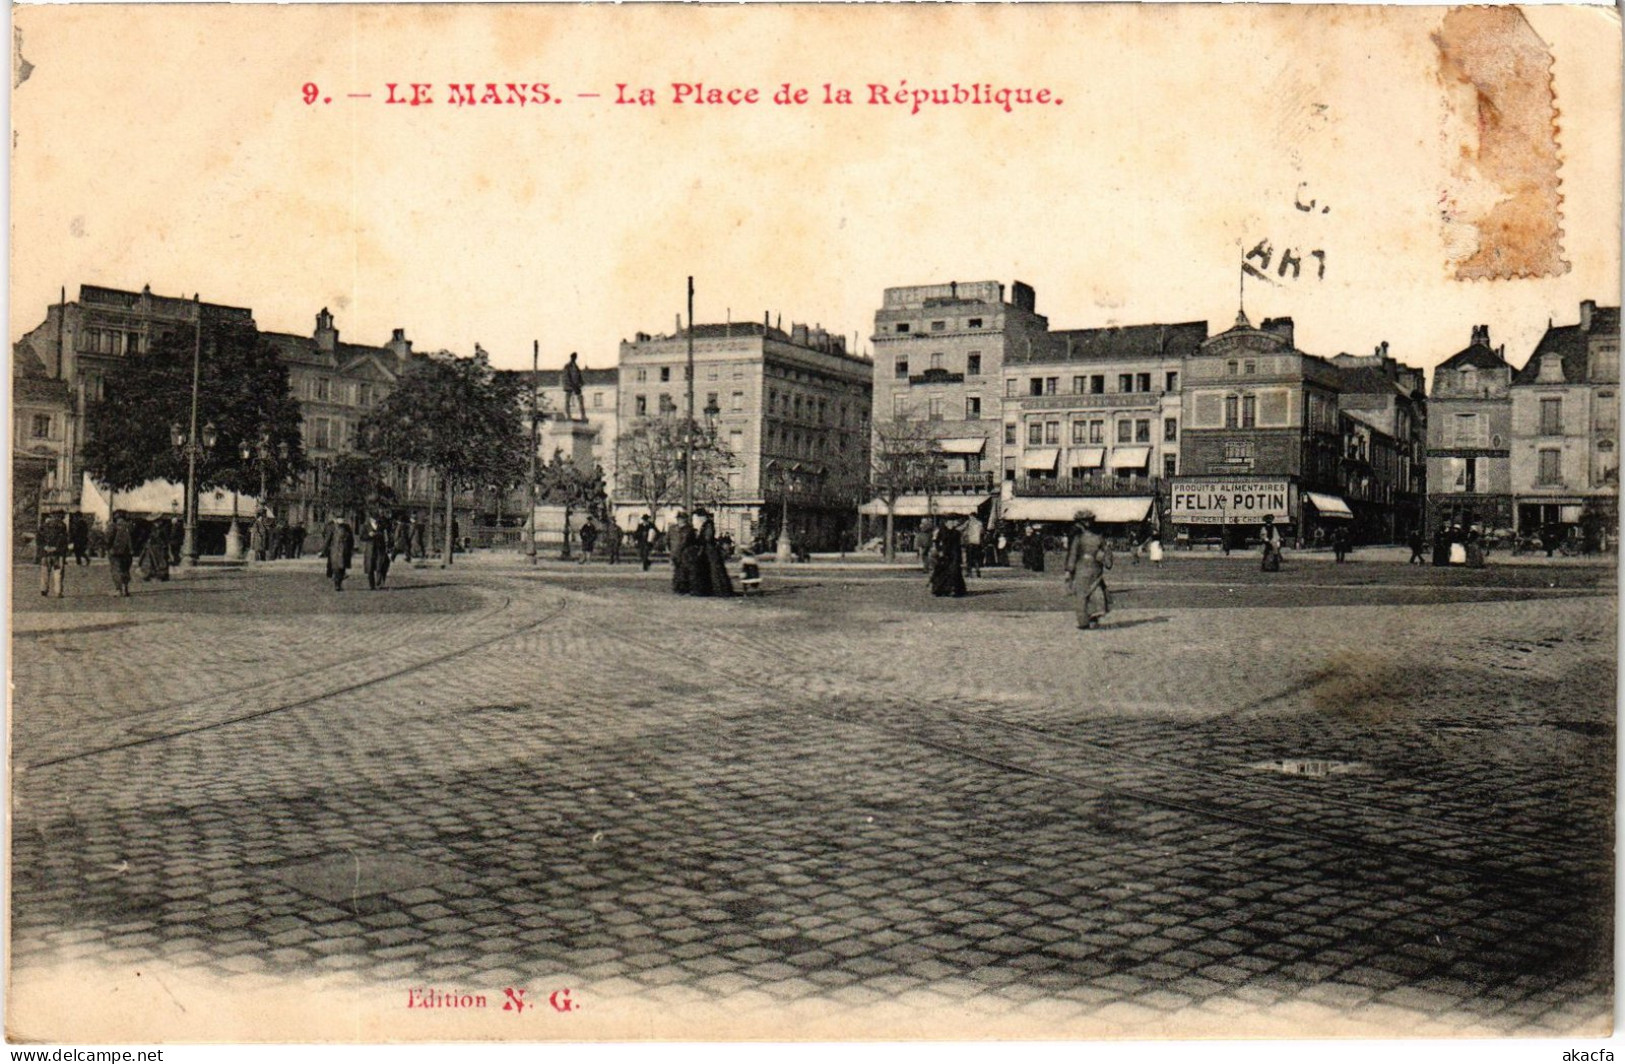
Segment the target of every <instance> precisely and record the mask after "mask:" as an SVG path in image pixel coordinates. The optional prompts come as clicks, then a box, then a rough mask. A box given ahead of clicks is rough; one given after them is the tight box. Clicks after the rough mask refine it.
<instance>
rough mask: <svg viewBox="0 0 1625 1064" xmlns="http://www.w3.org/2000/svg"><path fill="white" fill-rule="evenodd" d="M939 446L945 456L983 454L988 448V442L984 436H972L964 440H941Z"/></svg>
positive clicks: (938, 442)
mask: <svg viewBox="0 0 1625 1064" xmlns="http://www.w3.org/2000/svg"><path fill="white" fill-rule="evenodd" d="M937 446H938V447H940V448H941V449H942V453H943V454H981V453H982V451H983V450H984V449H985V448H986V447H987V440H986V439H985V438H984V437H982V436H970V437H967V438H965V439H962V440H939V441H937Z"/></svg>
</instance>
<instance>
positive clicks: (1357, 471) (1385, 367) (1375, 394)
mask: <svg viewBox="0 0 1625 1064" xmlns="http://www.w3.org/2000/svg"><path fill="white" fill-rule="evenodd" d="M1332 364H1333V365H1335V366H1336V367H1337V368H1338V369H1339V370H1341V371H1342V379H1341V380H1340V381H1339V384H1338V391H1339V396H1338V403H1339V406H1340V408H1341V409H1342V411H1343V413H1344V414H1345V415H1347V416H1349V417H1351V418H1353V419H1354V420H1355V421H1356V422H1359V423H1360V424H1363V425H1365V426H1366V429H1360V428H1359V427H1358V426H1352V427H1346V433H1345V434H1346V435H1347V436H1348V439H1347V444H1348V446H1347V447H1346V448H1345V451H1344V459H1343V461H1344V466H1345V469H1344V480H1345V487H1346V489H1347V494H1346V499H1347V501H1348V503H1349V505H1350V508H1351V509H1352V510H1353V511H1354V520H1355V523H1356V526H1357V527H1356V530H1355V536H1356V538H1357V539H1358V540H1359V541H1361V542H1378V541H1383V542H1390V543H1403V542H1405V541H1406V540H1407V539H1408V538H1409V536H1410V533H1411V531H1412V530H1413V529H1418V528H1421V527H1422V521H1423V508H1424V506H1425V504H1426V501H1427V398H1426V383H1425V378H1424V375H1423V372H1422V370H1420V369H1417V368H1416V367H1414V366H1407V365H1405V364H1404V363H1402V362H1399V361H1397V360H1396V359H1394V358H1392V357H1391V356H1390V355H1389V354H1388V343H1387V341H1384V342H1383V343H1381V344H1379V345H1378V346H1377V347H1376V349H1375V350H1374V351H1373V352H1372V353H1371V354H1369V355H1338V356H1336V357H1335V358H1333V359H1332ZM1373 433H1375V434H1377V435H1373ZM1384 438H1386V440H1388V441H1391V443H1392V451H1393V453H1392V456H1391V461H1390V457H1389V455H1388V453H1387V451H1388V447H1389V444H1388V443H1387V442H1384ZM1362 449H1363V451H1364V453H1365V454H1366V456H1367V458H1366V459H1362V458H1360V457H1358V454H1359V452H1361V451H1362ZM1372 462H1375V463H1376V464H1374V465H1373V464H1371V463H1372ZM1361 483H1364V484H1365V485H1366V487H1364V488H1358V487H1348V485H1349V484H1354V485H1360V484H1361ZM1373 496H1375V497H1373Z"/></svg>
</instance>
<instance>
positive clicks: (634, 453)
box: [615, 417, 738, 516]
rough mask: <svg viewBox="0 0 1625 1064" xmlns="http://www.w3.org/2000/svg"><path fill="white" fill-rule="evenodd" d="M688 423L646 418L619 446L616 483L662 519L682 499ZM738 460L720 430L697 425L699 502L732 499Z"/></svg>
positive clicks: (695, 460) (695, 464) (695, 476)
mask: <svg viewBox="0 0 1625 1064" xmlns="http://www.w3.org/2000/svg"><path fill="white" fill-rule="evenodd" d="M684 424H685V421H684V419H682V418H676V417H661V418H647V419H644V420H642V421H639V422H638V423H637V424H636V425H635V426H634V427H633V428H632V429H630V430H628V431H627V432H624V433H622V434H621V438H620V439H619V440H618V441H616V459H615V468H616V479H617V482H618V483H620V484H622V485H624V490H625V491H626V492H627V493H628V494H630V495H632V496H634V497H635V498H637V499H638V500H639V501H640V502H642V503H643V504H644V505H646V506H648V508H649V513H650V514H651V515H654V516H659V514H660V511H661V509H663V508H664V507H666V506H670V505H671V504H673V503H675V502H679V501H681V500H682V497H683V443H684V439H683V437H684V431H683V426H684ZM737 466H738V458H737V457H736V456H735V455H734V453H733V451H731V450H730V449H729V448H728V445H727V444H726V443H723V442H722V438H721V436H720V434H719V433H718V432H717V429H716V427H715V426H712V425H702V424H700V423H698V422H695V423H694V442H693V470H694V472H693V481H694V499H695V501H697V502H721V501H722V500H724V499H726V498H727V497H728V490H729V489H728V474H729V473H730V472H731V471H732V470H734V469H735V468H737Z"/></svg>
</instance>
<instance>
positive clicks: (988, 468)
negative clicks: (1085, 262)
mask: <svg viewBox="0 0 1625 1064" xmlns="http://www.w3.org/2000/svg"><path fill="white" fill-rule="evenodd" d="M1036 304H1037V295H1036V293H1035V292H1034V291H1033V289H1032V288H1031V287H1029V286H1028V285H1025V284H1023V283H1021V282H1020V281H1017V282H1015V283H1014V284H1013V285H1012V286H1011V288H1010V293H1009V297H1008V298H1006V294H1005V286H1004V285H1003V284H1002V283H1000V282H998V281H978V282H973V283H964V284H961V283H959V282H956V281H954V282H949V283H947V284H933V285H915V286H910V287H902V288H888V289H886V291H885V295H884V297H883V299H882V305H881V308H880V309H879V310H878V311H876V312H875V325H874V334H873V337H872V342H873V344H874V351H875V357H874V437H873V439H872V441H871V445H872V446H873V447H874V448H875V449H876V452H877V453H879V454H883V453H884V452H885V451H886V450H887V449H888V448H889V447H894V446H895V443H894V441H895V440H896V439H897V438H902V437H908V438H912V439H914V440H917V441H920V442H923V443H926V444H932V443H933V441H934V446H935V449H936V451H937V453H938V455H939V460H938V464H939V465H940V466H941V468H940V470H938V471H936V472H935V475H934V476H933V477H931V480H932V481H933V483H932V484H931V485H929V487H930V489H931V491H936V490H938V489H940V490H941V491H942V492H944V493H946V494H949V495H953V496H959V497H960V498H959V499H958V500H957V501H956V503H955V507H956V509H960V510H965V509H976V508H978V507H983V506H988V505H990V502H991V500H993V498H994V496H995V493H996V492H997V491H998V490H999V481H1000V479H1001V477H1002V471H1003V469H1004V466H1005V461H1004V458H1005V454H1004V452H1005V447H1004V429H1003V426H1004V419H1003V417H1002V410H1003V403H1004V388H1005V383H1004V382H1005V372H1004V370H1005V364H1006V362H1007V360H1009V359H1010V358H1011V357H1012V355H1014V354H1020V355H1023V356H1028V355H1031V354H1032V353H1034V352H1040V351H1042V350H1043V345H1044V343H1045V339H1044V338H1045V335H1046V333H1047V330H1048V328H1049V322H1048V320H1047V319H1046V318H1045V317H1044V316H1043V315H1041V314H1039V313H1038V312H1037V309H1036ZM882 460H884V459H882ZM922 487H925V485H922ZM891 505H892V506H893V507H894V510H895V514H896V515H898V516H903V517H908V518H915V519H917V518H919V517H922V516H924V515H926V513H927V512H928V511H930V510H931V509H933V508H934V501H933V498H932V497H931V494H930V492H927V493H926V494H920V493H909V494H907V495H905V496H904V497H902V498H899V499H897V500H895V502H894V503H891ZM887 508H888V506H887V504H885V503H883V502H882V500H878V499H876V500H871V501H870V502H869V503H866V504H865V505H864V508H863V510H864V513H865V514H869V515H875V516H879V515H881V514H883V513H884V512H885V511H886V509H887Z"/></svg>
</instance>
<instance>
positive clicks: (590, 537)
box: [576, 517, 598, 564]
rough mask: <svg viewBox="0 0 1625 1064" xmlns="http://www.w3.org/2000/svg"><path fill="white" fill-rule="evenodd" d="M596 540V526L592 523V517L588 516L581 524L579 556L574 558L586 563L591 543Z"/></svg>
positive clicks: (590, 552)
mask: <svg viewBox="0 0 1625 1064" xmlns="http://www.w3.org/2000/svg"><path fill="white" fill-rule="evenodd" d="M596 542H598V526H597V525H595V524H593V523H592V518H590V517H589V518H587V520H586V521H584V522H582V525H581V557H580V558H578V559H576V560H577V561H579V562H581V563H582V564H586V561H587V559H588V558H589V557H591V555H592V547H593V544H594V543H596Z"/></svg>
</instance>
